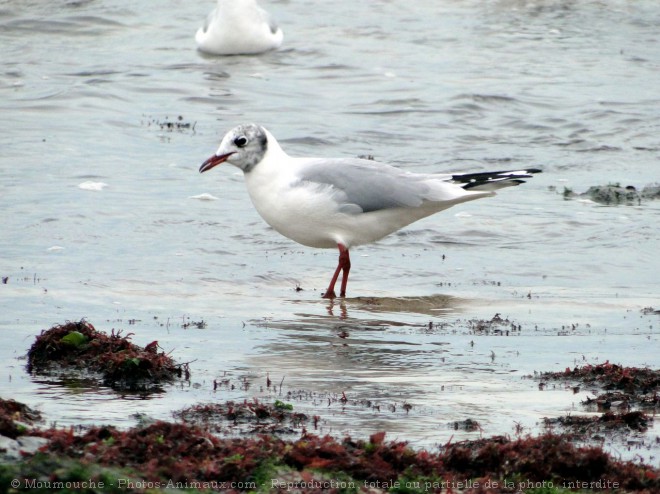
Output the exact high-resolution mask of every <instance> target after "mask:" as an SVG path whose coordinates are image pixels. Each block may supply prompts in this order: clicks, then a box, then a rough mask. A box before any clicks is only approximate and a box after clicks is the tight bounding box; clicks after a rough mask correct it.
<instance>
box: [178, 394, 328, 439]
mask: <svg viewBox="0 0 660 494" xmlns="http://www.w3.org/2000/svg"><path fill="white" fill-rule="evenodd" d="M173 415H174V417H176V418H177V419H179V420H181V421H183V422H184V423H185V424H187V425H194V426H199V427H202V428H204V429H205V430H209V431H212V432H228V433H239V432H248V433H260V434H263V433H279V434H292V433H294V432H295V431H296V429H300V428H301V427H304V424H305V423H306V422H308V420H309V417H308V416H307V415H305V414H304V413H300V412H294V411H293V406H292V405H290V404H288V403H284V402H282V401H280V400H276V401H275V403H274V404H272V405H271V404H268V403H263V402H261V401H259V400H257V399H256V398H255V399H253V400H251V401H248V400H244V401H243V402H233V401H227V402H226V403H206V404H199V405H194V406H192V407H188V408H184V409H182V410H179V411H177V412H174V413H173ZM317 420H318V417H315V419H314V422H315V423H316V421H317ZM223 425H224V426H225V427H224V428H223Z"/></svg>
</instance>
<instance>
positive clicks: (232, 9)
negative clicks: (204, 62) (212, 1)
mask: <svg viewBox="0 0 660 494" xmlns="http://www.w3.org/2000/svg"><path fill="white" fill-rule="evenodd" d="M283 37H284V34H283V33H282V30H281V29H280V28H279V27H278V26H277V24H276V23H275V22H274V21H273V20H272V19H271V18H270V16H269V15H268V12H266V11H265V10H264V9H262V8H261V7H259V5H257V2H256V0H218V4H217V5H216V7H215V9H213V11H211V13H210V14H209V15H208V17H207V18H206V22H205V23H204V25H203V26H202V27H200V28H199V29H198V30H197V34H196V35H195V41H196V42H197V47H198V48H199V49H200V50H201V51H203V52H206V53H211V54H213V55H254V54H257V53H262V52H265V51H268V50H274V49H275V48H278V47H279V46H280V45H281V44H282V39H283Z"/></svg>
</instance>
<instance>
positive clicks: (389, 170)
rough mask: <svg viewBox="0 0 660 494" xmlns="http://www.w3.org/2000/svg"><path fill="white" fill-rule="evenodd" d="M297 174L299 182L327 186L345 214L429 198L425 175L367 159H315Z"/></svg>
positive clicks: (418, 202) (407, 205)
mask: <svg viewBox="0 0 660 494" xmlns="http://www.w3.org/2000/svg"><path fill="white" fill-rule="evenodd" d="M299 177H300V180H301V181H302V182H307V183H312V184H318V185H324V186H330V188H331V193H332V194H333V197H334V199H335V200H337V202H338V203H339V210H340V211H342V212H345V213H353V214H358V213H368V212H370V211H378V210H381V209H391V208H400V207H403V208H414V207H418V206H420V205H421V204H422V202H424V200H429V199H431V197H430V195H431V190H430V187H429V185H428V184H427V183H425V180H426V179H428V178H430V176H429V175H423V174H415V173H409V172H405V171H403V170H400V169H399V168H395V167H393V166H389V165H386V164H383V163H378V162H375V161H370V160H363V159H352V158H346V159H323V158H319V159H315V160H312V161H310V163H309V164H307V165H305V167H304V168H303V169H302V170H301V171H300V173H299ZM449 177H450V176H449ZM437 178H445V177H444V176H442V177H440V176H438V177H437Z"/></svg>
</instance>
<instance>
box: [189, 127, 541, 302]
mask: <svg viewBox="0 0 660 494" xmlns="http://www.w3.org/2000/svg"><path fill="white" fill-rule="evenodd" d="M225 161H226V162H227V163H229V164H231V165H234V166H235V167H237V168H239V169H241V170H243V174H244V176H245V184H246V186H247V190H248V193H249V194H250V198H251V199H252V203H253V204H254V207H255V208H256V209H257V211H258V212H259V214H260V215H261V217H262V218H263V219H264V220H266V222H267V223H268V224H269V225H270V226H272V227H273V228H274V229H275V230H277V231H278V232H279V233H281V234H282V235H284V236H285V237H288V238H290V239H292V240H295V241H296V242H298V243H300V244H303V245H307V246H309V247H317V248H335V247H337V248H339V263H338V265H337V269H336V270H335V272H334V275H333V276H332V279H331V281H330V285H329V286H328V289H327V290H326V292H325V294H324V295H323V297H324V298H334V297H335V296H336V295H335V283H336V282H337V279H338V277H339V273H340V272H343V275H342V283H341V290H340V296H342V297H345V296H346V284H347V282H348V273H349V271H350V269H351V260H350V256H349V248H350V247H352V246H357V245H362V244H367V243H370V242H375V241H376V240H379V239H381V238H383V237H385V236H386V235H389V234H390V233H393V232H395V231H397V230H399V229H401V228H403V227H405V226H406V225H409V224H410V223H413V222H414V221H417V220H420V219H422V218H425V217H427V216H430V215H432V214H434V213H437V212H439V211H442V210H444V209H447V208H449V207H451V206H454V205H455V204H459V203H461V202H466V201H472V200H474V199H480V198H482V197H488V196H492V195H495V193H494V192H493V190H495V189H499V188H502V187H508V186H511V185H518V184H521V183H524V180H522V179H523V178H530V177H531V174H532V173H539V172H540V171H541V170H538V169H535V168H530V169H527V170H516V171H513V170H511V171H498V172H479V173H467V174H426V173H411V172H407V171H404V170H401V169H399V168H396V167H394V166H390V165H386V164H384V163H378V162H376V161H371V160H364V159H358V158H294V157H291V156H289V155H288V154H286V153H285V152H284V151H283V150H282V148H281V147H280V145H279V144H278V142H277V141H276V140H275V138H274V137H273V136H272V135H271V134H270V132H268V131H267V130H266V129H265V128H263V127H261V126H259V125H255V124H246V125H239V126H238V127H235V128H234V129H232V130H230V131H229V132H228V133H227V134H226V135H225V136H224V138H223V139H222V142H221V143H220V147H219V148H218V150H217V151H216V153H215V154H214V155H213V156H211V157H210V158H209V159H207V160H206V161H205V162H204V163H203V164H202V166H201V167H200V169H199V171H200V173H203V172H206V171H208V170H210V169H211V168H213V167H215V166H216V165H219V164H220V163H223V162H225Z"/></svg>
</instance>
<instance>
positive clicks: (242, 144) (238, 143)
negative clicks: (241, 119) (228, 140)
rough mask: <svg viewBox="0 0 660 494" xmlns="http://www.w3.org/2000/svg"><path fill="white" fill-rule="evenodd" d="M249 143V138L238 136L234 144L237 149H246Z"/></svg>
mask: <svg viewBox="0 0 660 494" xmlns="http://www.w3.org/2000/svg"><path fill="white" fill-rule="evenodd" d="M247 143H248V140H247V137H245V136H238V137H237V138H236V139H234V144H235V145H236V147H239V148H242V147H245V146H246V145H247Z"/></svg>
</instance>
